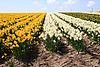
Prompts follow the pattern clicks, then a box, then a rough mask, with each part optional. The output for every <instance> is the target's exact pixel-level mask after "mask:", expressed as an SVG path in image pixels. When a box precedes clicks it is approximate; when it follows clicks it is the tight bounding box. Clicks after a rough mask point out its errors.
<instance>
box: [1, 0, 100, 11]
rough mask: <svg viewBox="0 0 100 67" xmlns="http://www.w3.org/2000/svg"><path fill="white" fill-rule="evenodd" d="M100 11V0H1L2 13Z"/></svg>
mask: <svg viewBox="0 0 100 67" xmlns="http://www.w3.org/2000/svg"><path fill="white" fill-rule="evenodd" d="M91 8H93V10H94V11H100V0H0V12H41V11H43V12H44V11H45V12H56V11H66V12H67V11H91Z"/></svg>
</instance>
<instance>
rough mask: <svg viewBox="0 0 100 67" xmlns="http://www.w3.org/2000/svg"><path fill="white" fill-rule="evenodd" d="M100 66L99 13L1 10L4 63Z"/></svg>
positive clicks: (12, 66)
mask: <svg viewBox="0 0 100 67" xmlns="http://www.w3.org/2000/svg"><path fill="white" fill-rule="evenodd" d="M99 66H100V15H99V14H88V13H61V12H59V13H58V12H55V13H52V12H48V13H1V14H0V67H99Z"/></svg>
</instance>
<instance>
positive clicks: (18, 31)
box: [0, 13, 45, 49]
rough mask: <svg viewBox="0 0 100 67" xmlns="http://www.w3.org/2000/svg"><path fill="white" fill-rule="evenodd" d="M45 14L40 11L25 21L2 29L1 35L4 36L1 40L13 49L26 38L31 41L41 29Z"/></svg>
mask: <svg viewBox="0 0 100 67" xmlns="http://www.w3.org/2000/svg"><path fill="white" fill-rule="evenodd" d="M39 15H40V16H39ZM38 16H39V17H38ZM44 16H45V13H39V14H36V15H35V16H32V17H31V18H28V19H27V20H25V21H23V22H18V23H16V24H14V25H13V26H10V27H8V28H4V29H3V30H0V37H2V38H0V41H1V42H2V43H3V44H4V45H5V46H8V47H10V48H11V49H12V48H14V47H19V46H20V43H23V42H25V41H26V40H27V41H31V40H32V39H34V38H35V37H34V35H35V33H36V32H37V31H39V30H40V28H41V25H42V21H43V19H44ZM27 23H28V24H27ZM12 32H13V33H12ZM5 35H6V36H5ZM3 36H4V37H3Z"/></svg>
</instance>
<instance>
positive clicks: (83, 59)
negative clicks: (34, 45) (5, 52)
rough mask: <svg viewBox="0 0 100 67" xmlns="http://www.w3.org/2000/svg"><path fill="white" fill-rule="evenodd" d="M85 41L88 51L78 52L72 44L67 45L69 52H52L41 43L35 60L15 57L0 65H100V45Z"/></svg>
mask: <svg viewBox="0 0 100 67" xmlns="http://www.w3.org/2000/svg"><path fill="white" fill-rule="evenodd" d="M84 42H85V43H86V44H87V45H88V46H87V48H88V50H89V52H90V53H88V52H77V51H76V50H75V49H73V48H72V47H71V46H70V45H67V46H66V48H65V49H66V51H67V53H66V54H64V55H60V54H57V53H51V52H49V51H46V50H45V49H44V47H43V44H41V46H40V45H39V53H38V57H37V58H36V59H34V60H33V61H31V62H29V63H27V62H22V61H19V60H17V59H14V58H13V57H12V58H11V59H10V60H9V61H7V62H5V63H4V64H1V65H0V67H9V64H10V63H11V62H13V63H14V65H15V67H100V45H98V44H93V43H92V45H89V44H91V42H89V40H88V39H87V38H86V39H85V40H84Z"/></svg>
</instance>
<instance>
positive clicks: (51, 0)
mask: <svg viewBox="0 0 100 67" xmlns="http://www.w3.org/2000/svg"><path fill="white" fill-rule="evenodd" d="M47 4H59V1H57V0H47Z"/></svg>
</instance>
